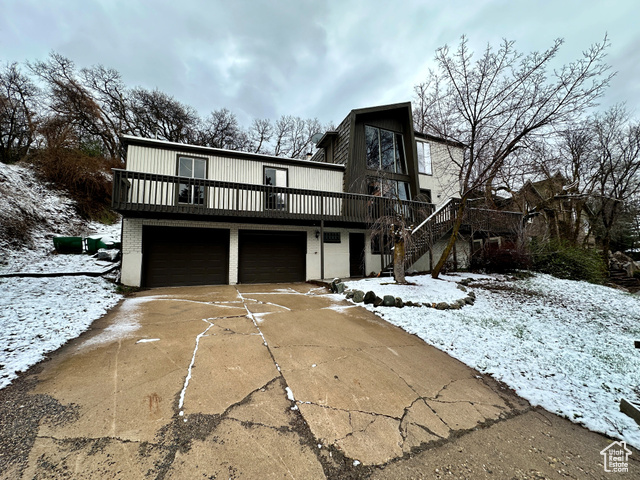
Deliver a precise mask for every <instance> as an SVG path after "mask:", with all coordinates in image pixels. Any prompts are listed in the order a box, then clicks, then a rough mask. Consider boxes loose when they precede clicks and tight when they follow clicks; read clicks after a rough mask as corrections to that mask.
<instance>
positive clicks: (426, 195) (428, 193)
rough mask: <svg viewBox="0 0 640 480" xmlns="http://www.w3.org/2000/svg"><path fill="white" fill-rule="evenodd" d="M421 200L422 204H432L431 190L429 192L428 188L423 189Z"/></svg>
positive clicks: (421, 190)
mask: <svg viewBox="0 0 640 480" xmlns="http://www.w3.org/2000/svg"><path fill="white" fill-rule="evenodd" d="M419 200H420V201H421V202H427V203H431V190H429V189H428V188H421V189H420V198H419Z"/></svg>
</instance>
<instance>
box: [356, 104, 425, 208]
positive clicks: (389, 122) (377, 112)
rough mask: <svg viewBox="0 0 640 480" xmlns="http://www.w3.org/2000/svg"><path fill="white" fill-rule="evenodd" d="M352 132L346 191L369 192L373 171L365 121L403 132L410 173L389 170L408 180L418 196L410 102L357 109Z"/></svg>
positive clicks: (367, 123)
mask: <svg viewBox="0 0 640 480" xmlns="http://www.w3.org/2000/svg"><path fill="white" fill-rule="evenodd" d="M350 117H352V118H353V123H352V131H351V132H350V133H351V145H350V156H349V161H348V162H347V170H346V172H345V191H347V192H351V193H363V194H366V193H368V192H367V191H366V177H367V176H369V175H371V173H372V171H371V170H368V169H367V165H366V142H365V125H371V126H374V127H378V128H383V129H385V130H390V131H393V132H397V133H401V134H402V138H403V141H404V151H405V158H406V161H407V175H399V174H387V175H388V176H389V177H390V178H394V179H398V180H404V181H407V182H409V185H410V189H411V195H412V197H413V198H415V197H416V196H417V195H418V193H419V188H420V187H419V184H418V168H417V162H416V159H415V157H416V149H415V145H414V143H415V137H414V136H413V119H412V117H411V104H409V103H406V104H399V105H391V106H384V107H380V108H370V109H362V110H354V111H352V112H351V115H350ZM348 118H349V117H348Z"/></svg>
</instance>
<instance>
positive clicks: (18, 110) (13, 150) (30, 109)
mask: <svg viewBox="0 0 640 480" xmlns="http://www.w3.org/2000/svg"><path fill="white" fill-rule="evenodd" d="M38 93H39V92H38V89H37V88H36V86H35V85H34V84H33V82H32V81H31V80H30V79H29V77H27V76H26V75H25V74H23V73H22V72H21V71H20V69H19V68H18V65H17V64H16V63H11V64H7V65H6V66H5V67H4V68H3V69H2V70H0V162H3V163H14V162H17V161H18V160H21V159H22V158H23V157H24V156H25V155H26V154H27V152H28V150H29V147H30V146H31V144H32V143H33V141H34V138H35V132H36V126H37V125H36V124H37V96H38Z"/></svg>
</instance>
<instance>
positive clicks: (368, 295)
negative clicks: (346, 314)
mask: <svg viewBox="0 0 640 480" xmlns="http://www.w3.org/2000/svg"><path fill="white" fill-rule="evenodd" d="M376 298H377V297H376V294H375V293H373V292H372V291H371V290H369V291H368V292H367V293H365V294H364V298H363V300H364V303H373V301H374V300H375V299H376Z"/></svg>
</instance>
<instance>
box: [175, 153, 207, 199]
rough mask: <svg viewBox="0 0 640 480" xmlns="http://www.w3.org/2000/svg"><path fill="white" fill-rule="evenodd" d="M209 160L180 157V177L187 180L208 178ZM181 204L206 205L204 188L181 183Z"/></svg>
mask: <svg viewBox="0 0 640 480" xmlns="http://www.w3.org/2000/svg"><path fill="white" fill-rule="evenodd" d="M206 172H207V160H206V159H204V158H191V157H178V176H179V177H185V178H206V177H207V175H206ZM178 202H179V203H191V204H194V205H203V204H204V186H203V185H194V184H192V183H180V187H179V190H178Z"/></svg>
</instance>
